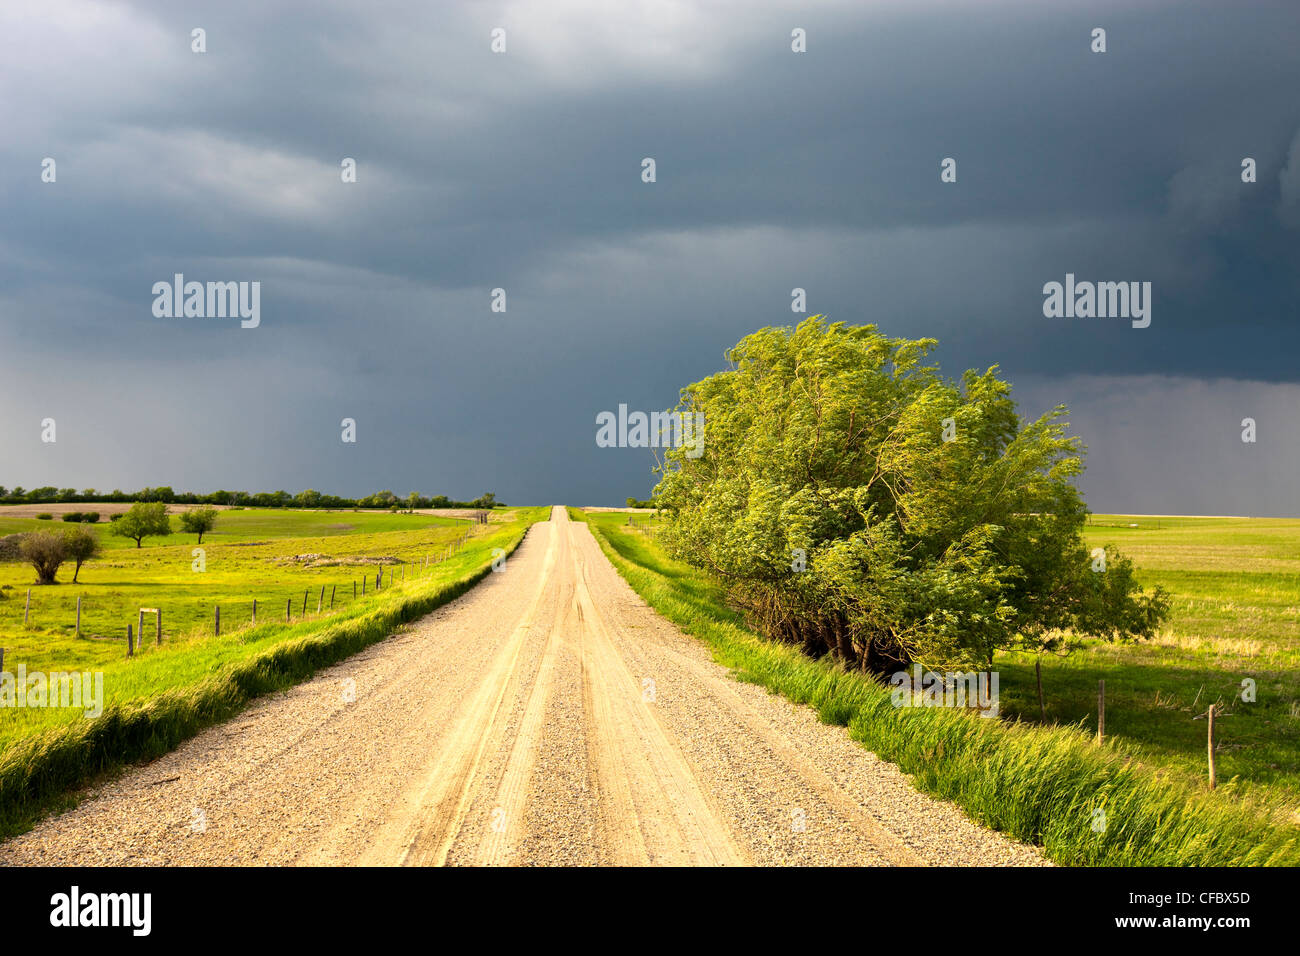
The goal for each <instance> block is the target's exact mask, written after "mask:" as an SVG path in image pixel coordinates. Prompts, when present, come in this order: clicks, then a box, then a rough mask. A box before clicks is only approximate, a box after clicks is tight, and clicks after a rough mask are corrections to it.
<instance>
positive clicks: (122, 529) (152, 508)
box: [112, 501, 172, 548]
mask: <svg viewBox="0 0 1300 956" xmlns="http://www.w3.org/2000/svg"><path fill="white" fill-rule="evenodd" d="M112 533H113V534H115V535H118V536H119V537H123V538H130V539H131V540H132V541H134V542H135V546H136V547H137V548H138V547H140V546H141V544H142V543H143V541H144V539H145V538H147V537H150V536H155V537H162V536H166V535H169V534H171V533H172V525H171V520H170V519H169V518H168V517H167V505H166V504H164V503H163V502H161V501H158V502H154V503H146V502H143V501H138V502H136V503H135V504H133V505H132V506H131V507H130V508H128V509H127V511H126V513H125V514H123V515H122V516H121V517H120V518H116V519H114V521H113V527H112Z"/></svg>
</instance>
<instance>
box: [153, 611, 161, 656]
mask: <svg viewBox="0 0 1300 956" xmlns="http://www.w3.org/2000/svg"><path fill="white" fill-rule="evenodd" d="M154 615H155V621H154V627H155V631H154V643H155V644H156V645H157V646H158V647H162V608H159V609H158V610H156V611H154Z"/></svg>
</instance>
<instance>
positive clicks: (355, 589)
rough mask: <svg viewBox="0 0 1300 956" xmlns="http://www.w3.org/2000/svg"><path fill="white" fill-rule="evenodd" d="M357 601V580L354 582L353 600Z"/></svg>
mask: <svg viewBox="0 0 1300 956" xmlns="http://www.w3.org/2000/svg"><path fill="white" fill-rule="evenodd" d="M356 599H357V582H356V581H355V580H353V582H352V600H354V601H355V600H356Z"/></svg>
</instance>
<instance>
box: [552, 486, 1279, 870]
mask: <svg viewBox="0 0 1300 956" xmlns="http://www.w3.org/2000/svg"><path fill="white" fill-rule="evenodd" d="M570 513H571V515H572V516H573V517H574V518H575V519H576V520H580V521H586V522H587V523H588V525H589V526H590V527H591V529H592V531H593V532H595V537H596V540H597V542H598V543H599V544H600V547H601V549H602V550H603V551H604V552H605V554H606V555H607V556H608V557H609V559H610V561H612V562H613V564H614V566H615V568H617V569H618V571H619V573H620V574H621V575H622V576H623V577H624V579H626V580H627V582H628V583H629V584H630V585H631V586H632V588H633V590H635V591H636V592H637V593H638V594H640V595H641V597H642V598H644V599H645V600H646V601H647V602H648V603H649V604H650V605H651V606H652V607H653V608H654V609H655V610H656V611H658V612H659V613H660V614H662V615H663V616H664V617H666V618H668V619H669V620H670V621H672V622H673V623H674V624H676V625H677V626H678V627H680V628H681V629H682V630H683V631H685V632H686V633H688V634H691V635H693V636H695V637H697V638H699V639H701V640H703V641H704V642H705V643H706V644H707V645H708V646H709V647H710V649H711V650H712V652H713V656H714V659H715V660H716V661H717V662H718V663H719V664H722V665H723V666H725V667H728V668H730V669H731V670H732V671H733V672H734V673H735V675H736V676H737V677H738V678H739V679H741V680H745V681H749V682H751V683H755V684H759V685H761V686H763V687H766V688H768V689H769V690H772V691H775V692H777V693H780V694H782V695H783V696H785V697H787V698H789V699H790V700H792V701H794V702H795V703H799V704H805V705H807V706H810V707H813V708H814V709H815V710H816V711H817V712H818V714H819V716H820V717H821V719H822V720H823V721H824V722H826V723H828V724H836V725H840V726H844V727H847V728H848V732H849V735H850V736H851V737H852V738H853V739H854V740H856V741H858V742H859V743H861V744H862V745H863V746H865V747H866V748H868V749H869V750H871V751H873V752H874V753H876V754H878V755H879V756H880V757H882V758H883V759H885V760H889V761H891V762H893V763H896V764H897V765H898V766H899V767H900V768H901V769H902V770H903V771H904V772H905V773H907V774H909V775H911V778H912V780H913V782H914V784H915V785H916V786H917V787H918V788H919V789H921V790H923V791H925V792H927V793H931V794H933V795H935V796H937V797H940V798H943V799H946V800H951V801H953V802H954V803H956V804H957V805H958V806H960V807H961V808H962V809H963V810H965V812H966V813H967V815H968V816H970V818H971V819H973V820H975V821H976V822H978V823H981V824H983V825H985V826H988V827H991V828H992V829H995V830H1000V831H1002V832H1004V833H1006V834H1008V835H1009V836H1012V837H1014V838H1015V839H1018V840H1021V841H1024V842H1027V843H1034V844H1037V845H1039V846H1041V847H1043V848H1044V850H1045V852H1046V853H1047V855H1048V856H1049V857H1050V858H1051V859H1053V860H1055V861H1056V862H1058V863H1062V864H1066V865H1087V866H1258V865H1270V866H1296V865H1300V827H1297V826H1296V825H1295V822H1294V821H1293V820H1290V819H1285V818H1281V817H1280V815H1279V814H1277V813H1274V812H1272V811H1270V810H1269V808H1268V807H1267V806H1266V805H1265V804H1262V803H1257V802H1253V801H1247V800H1241V799H1233V798H1232V797H1230V796H1226V795H1224V794H1221V793H1214V792H1210V791H1207V790H1202V789H1198V788H1195V787H1193V786H1190V785H1189V784H1187V783H1186V781H1184V780H1183V779H1182V778H1181V777H1175V776H1173V775H1171V774H1169V773H1165V772H1161V771H1159V770H1156V769H1153V768H1151V767H1148V766H1146V765H1144V764H1142V763H1140V762H1138V761H1137V760H1135V759H1134V758H1133V757H1132V755H1130V754H1128V753H1126V752H1125V751H1124V750H1123V748H1122V747H1120V746H1116V745H1113V744H1109V743H1108V744H1107V745H1105V746H1098V745H1097V744H1096V743H1095V742H1094V740H1093V739H1092V737H1091V736H1090V735H1089V734H1086V733H1084V732H1083V731H1082V730H1080V729H1078V728H1076V727H1072V726H1066V727H1051V728H1048V727H1037V726H1031V725H1028V724H1023V723H1008V722H1005V721H1001V720H989V719H985V718H980V717H977V716H973V715H970V714H968V713H966V712H964V711H958V710H954V709H947V708H898V707H894V706H893V704H892V702H891V699H890V694H889V691H888V690H887V689H886V688H884V687H882V686H881V685H880V684H877V683H876V682H874V681H872V680H870V679H869V678H866V677H864V676H863V675H860V674H856V673H850V672H847V671H845V670H843V669H842V668H840V667H838V666H836V665H834V664H832V663H830V662H828V661H824V660H822V661H819V660H813V659H811V658H808V657H806V656H805V655H803V654H802V653H801V652H800V651H799V650H798V649H796V648H792V647H788V646H786V645H783V644H778V643H775V642H771V641H767V640H764V639H762V638H760V637H758V636H756V635H755V634H753V633H752V632H750V631H749V630H747V629H746V627H745V626H744V621H743V619H742V618H741V617H740V616H739V615H738V614H737V613H735V612H734V611H732V610H730V609H729V608H727V606H726V603H725V601H724V599H723V596H722V593H721V591H720V590H719V589H718V588H717V587H716V585H714V584H712V583H711V582H710V581H708V580H707V579H705V578H704V577H703V576H702V575H700V574H699V573H698V572H697V571H695V570H694V569H692V568H689V567H687V566H686V565H683V564H680V563H678V562H674V561H672V560H671V559H669V558H668V557H667V556H666V555H665V554H664V553H663V551H662V550H661V549H660V548H659V547H658V546H657V545H656V544H655V542H654V540H653V537H652V536H651V535H648V534H645V533H642V532H639V531H635V530H632V529H629V528H627V526H626V525H625V524H623V522H625V521H626V516H625V515H622V514H617V513H615V514H599V515H596V514H593V515H585V514H582V513H580V512H577V511H575V510H571V511H570Z"/></svg>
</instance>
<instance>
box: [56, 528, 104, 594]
mask: <svg viewBox="0 0 1300 956" xmlns="http://www.w3.org/2000/svg"><path fill="white" fill-rule="evenodd" d="M63 549H64V551H65V552H66V554H67V556H68V560H69V561H75V562H77V566H76V568H75V570H73V572H72V583H73V584H76V583H77V575H78V574H80V573H81V566H82V565H83V564H85V563H86V562H87V561H89V560H90V559H91V558H97V557H99V553H100V550H101V548H100V544H99V536H98V535H97V534H95V532H93V531H91V530H90V529H89V528H86V527H82V526H78V527H75V528H69V529H68V530H67V531H65V532H63Z"/></svg>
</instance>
